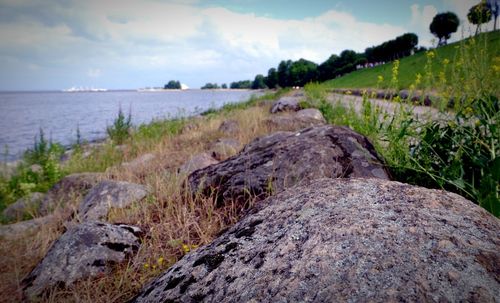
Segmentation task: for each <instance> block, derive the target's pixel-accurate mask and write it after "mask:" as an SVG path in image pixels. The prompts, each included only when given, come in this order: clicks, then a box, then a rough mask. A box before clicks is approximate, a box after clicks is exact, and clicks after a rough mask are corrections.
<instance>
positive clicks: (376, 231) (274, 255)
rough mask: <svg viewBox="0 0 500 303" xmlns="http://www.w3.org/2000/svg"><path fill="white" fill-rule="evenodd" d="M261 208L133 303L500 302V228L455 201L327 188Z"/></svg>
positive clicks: (409, 189) (342, 185) (411, 192)
mask: <svg viewBox="0 0 500 303" xmlns="http://www.w3.org/2000/svg"><path fill="white" fill-rule="evenodd" d="M259 208H260V209H258V210H255V212H254V213H253V214H250V215H247V216H246V217H245V218H243V219H242V220H241V221H240V222H239V223H237V224H236V225H235V226H233V227H232V228H230V229H229V230H228V231H227V232H225V233H224V234H223V235H221V236H220V237H219V238H217V239H216V240H215V241H214V242H212V243H211V244H209V245H207V246H204V247H201V248H199V249H198V250H196V251H194V252H192V253H190V254H188V255H186V256H185V257H184V258H183V259H181V260H180V261H179V262H177V263H176V264H175V265H173V266H172V267H171V268H170V269H169V270H168V271H167V272H165V273H164V274H163V275H162V276H160V277H159V278H157V279H156V280H155V281H153V282H151V283H150V284H149V285H146V286H145V287H144V289H143V291H142V293H141V294H139V295H138V296H137V297H136V298H135V302H200V301H204V302H462V301H469V302H494V301H495V300H496V302H499V300H500V271H499V264H500V220H498V219H497V218H495V217H493V216H492V215H491V214H489V213H487V212H486V211H485V210H484V209H482V208H480V207H478V206H477V205H475V204H473V203H472V202H470V201H468V200H466V199H464V198H462V197H460V196H458V195H456V194H452V193H448V192H445V191H439V190H430V189H425V188H420V187H416V186H411V185H406V184H402V183H399V182H392V181H386V180H378V179H350V180H346V179H320V180H316V181H315V182H313V183H312V184H311V185H309V186H297V187H294V188H291V189H288V190H286V191H284V192H282V193H280V194H278V195H276V196H273V197H271V198H269V199H268V200H266V201H263V202H262V203H261V204H260V206H259Z"/></svg>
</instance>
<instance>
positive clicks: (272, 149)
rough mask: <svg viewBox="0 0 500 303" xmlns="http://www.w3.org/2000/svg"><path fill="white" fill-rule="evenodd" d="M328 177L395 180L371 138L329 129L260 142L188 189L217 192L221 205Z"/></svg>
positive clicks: (200, 174) (197, 176)
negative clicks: (386, 169)
mask: <svg viewBox="0 0 500 303" xmlns="http://www.w3.org/2000/svg"><path fill="white" fill-rule="evenodd" d="M324 177H329V178H350V177H366V178H383V179H389V177H388V174H387V172H386V171H385V168H384V166H383V165H382V161H381V160H380V158H379V156H378V155H377V153H376V152H375V149H374V147H373V145H372V144H371V143H370V142H369V141H368V139H367V138H366V137H364V136H362V135H360V134H358V133H356V132H354V131H352V130H351V129H349V128H347V127H339V126H331V125H325V126H316V127H311V128H308V129H304V130H302V131H300V132H296V133H292V132H276V133H273V134H271V135H268V136H264V137H261V138H258V139H255V140H254V141H252V142H251V143H249V144H248V145H246V146H245V147H244V148H243V150H242V151H241V152H240V153H239V154H238V155H236V156H234V157H231V158H229V159H227V160H225V161H223V162H220V163H218V164H214V165H211V166H208V167H206V168H204V169H199V170H196V171H194V172H193V173H191V175H190V176H189V177H188V184H189V188H190V189H191V190H192V191H193V193H199V192H201V193H204V194H207V195H212V194H213V193H214V192H215V193H217V195H218V198H219V202H222V201H226V200H242V201H245V200H246V199H247V198H249V196H251V197H257V198H259V199H260V198H264V197H266V196H268V195H270V194H272V193H277V192H280V191H282V190H283V189H285V188H287V187H290V186H293V185H295V184H297V183H299V182H307V181H310V180H313V179H317V178H324Z"/></svg>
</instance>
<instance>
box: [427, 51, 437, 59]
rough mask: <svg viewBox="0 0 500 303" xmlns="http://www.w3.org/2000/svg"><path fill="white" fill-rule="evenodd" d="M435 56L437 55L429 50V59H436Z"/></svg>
mask: <svg viewBox="0 0 500 303" xmlns="http://www.w3.org/2000/svg"><path fill="white" fill-rule="evenodd" d="M435 56H436V54H435V53H434V52H433V51H428V52H427V58H428V59H434V57H435Z"/></svg>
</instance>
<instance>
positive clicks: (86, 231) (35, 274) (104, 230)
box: [22, 222, 140, 298]
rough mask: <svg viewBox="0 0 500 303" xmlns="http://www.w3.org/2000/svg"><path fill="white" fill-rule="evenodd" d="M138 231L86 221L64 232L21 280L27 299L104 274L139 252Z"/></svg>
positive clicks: (127, 226)
mask: <svg viewBox="0 0 500 303" xmlns="http://www.w3.org/2000/svg"><path fill="white" fill-rule="evenodd" d="M139 233H140V230H139V229H138V228H137V227H134V226H129V225H112V224H105V223H98V222H87V223H82V224H80V225H77V226H76V227H74V228H71V229H69V230H68V231H66V232H65V233H64V234H63V235H62V236H61V237H60V238H59V239H58V240H57V241H56V242H54V244H53V245H52V247H51V248H50V249H49V251H48V252H47V255H46V256H45V257H44V258H43V260H42V261H41V262H40V263H39V264H38V265H37V266H36V267H35V269H33V271H32V272H31V273H30V274H29V275H28V276H27V277H26V278H25V279H24V280H23V283H22V285H23V290H24V293H25V295H26V296H27V297H28V298H33V297H35V296H38V295H40V294H42V293H43V292H44V291H45V290H47V289H49V288H50V287H53V286H68V285H71V284H73V283H74V282H75V281H77V280H80V279H85V278H89V277H96V276H99V275H104V274H107V273H108V272H109V271H110V270H111V267H110V266H111V265H113V264H117V263H121V262H123V261H125V259H126V258H127V257H129V256H131V255H132V254H133V253H135V252H136V251H137V250H138V249H139V245H140V241H139V238H138V236H139Z"/></svg>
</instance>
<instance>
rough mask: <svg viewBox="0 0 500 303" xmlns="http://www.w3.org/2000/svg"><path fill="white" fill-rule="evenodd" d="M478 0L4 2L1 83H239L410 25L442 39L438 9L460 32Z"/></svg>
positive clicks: (426, 41) (422, 37)
mask: <svg viewBox="0 0 500 303" xmlns="http://www.w3.org/2000/svg"><path fill="white" fill-rule="evenodd" d="M478 2H479V0H427V1H426V0H392V1H389V0H377V1H373V0H370V1H360V0H350V1H340V0H339V1H335V0H307V1H303V0H300V1H295V0H140V1H139V0H85V1H80V0H43V1H42V0H0V67H1V68H0V90H60V89H67V88H70V87H94V88H107V89H136V88H142V87H162V86H163V85H164V84H165V83H167V82H168V81H169V80H179V81H180V82H181V83H183V84H186V85H187V86H189V87H191V88H199V87H200V86H203V85H204V84H205V83H207V82H212V83H213V82H216V83H219V84H222V83H228V84H229V83H230V82H233V81H238V80H245V79H253V78H254V77H255V75H256V74H264V75H266V74H267V71H268V70H269V68H271V67H276V66H277V65H278V64H279V62H280V61H281V60H286V59H292V60H298V59H300V58H304V59H308V60H311V61H314V62H316V63H318V64H320V63H321V62H323V61H325V60H326V59H328V57H329V56H330V55H332V54H339V53H340V52H341V51H343V50H345V49H352V50H355V51H358V52H363V51H364V50H365V49H366V48H367V47H370V46H373V45H378V44H380V43H382V42H384V41H387V40H390V39H393V38H395V37H396V36H398V35H402V34H404V33H407V32H413V33H416V34H417V35H418V36H419V45H422V46H427V47H429V46H432V45H433V44H435V42H433V39H434V37H433V36H432V35H431V34H430V33H429V24H430V22H431V21H432V18H433V17H434V16H435V15H436V14H437V13H438V12H445V11H452V12H455V13H456V14H457V15H458V16H459V18H460V19H461V21H462V22H461V23H462V28H460V29H459V31H457V33H455V34H454V35H453V36H452V40H457V39H460V38H461V37H462V36H464V35H465V36H468V35H469V34H470V32H471V31H472V32H474V29H475V28H473V27H472V26H471V25H470V24H469V23H468V21H467V18H466V15H467V12H468V10H469V8H470V7H471V6H473V5H475V4H477V3H478ZM492 27H493V25H492V23H491V22H490V24H489V25H488V28H489V29H491V28H492ZM434 40H435V39H434Z"/></svg>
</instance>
